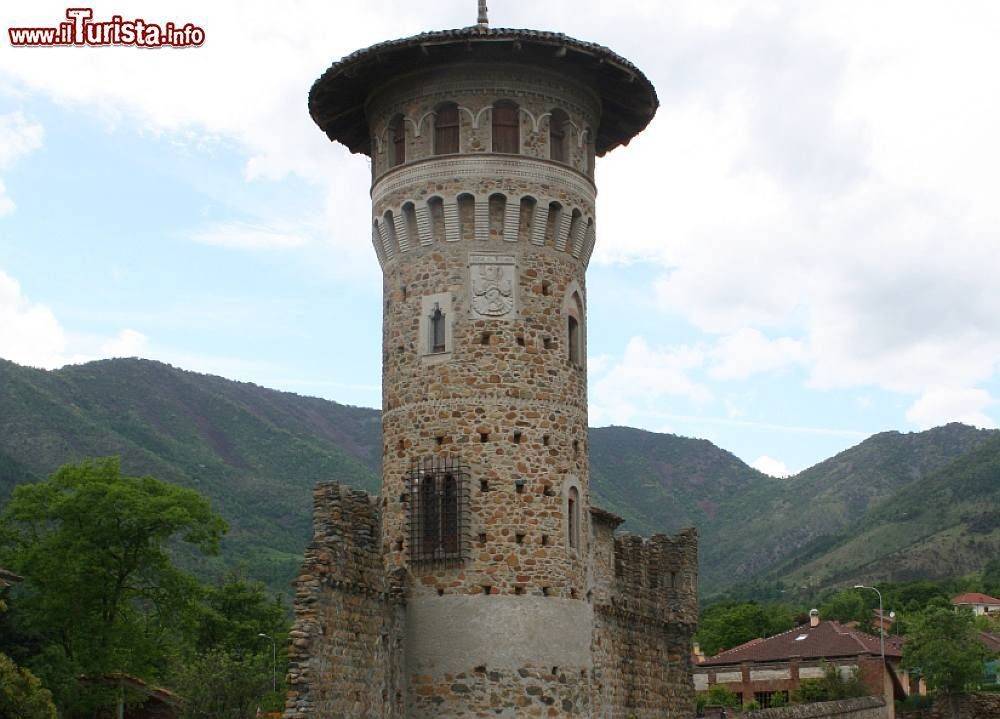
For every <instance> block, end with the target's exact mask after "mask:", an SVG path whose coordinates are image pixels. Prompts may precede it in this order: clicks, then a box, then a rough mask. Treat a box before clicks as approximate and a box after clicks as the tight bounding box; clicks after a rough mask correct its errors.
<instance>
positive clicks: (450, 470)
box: [409, 457, 468, 562]
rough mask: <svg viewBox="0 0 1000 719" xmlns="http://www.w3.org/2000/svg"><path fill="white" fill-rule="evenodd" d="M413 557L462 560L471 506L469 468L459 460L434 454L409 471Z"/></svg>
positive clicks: (422, 560) (411, 559)
mask: <svg viewBox="0 0 1000 719" xmlns="http://www.w3.org/2000/svg"><path fill="white" fill-rule="evenodd" d="M409 485H410V492H409V496H410V508H409V510H410V511H409V533H410V552H411V556H410V561H412V562H447V561H460V560H462V559H463V558H464V551H465V548H466V545H467V544H468V542H467V541H466V539H465V531H466V524H467V519H466V516H465V512H466V508H467V507H468V471H467V469H466V468H465V467H464V466H463V465H461V464H460V463H459V462H458V461H457V460H452V459H448V458H440V457H434V458H431V459H426V460H423V461H420V462H417V463H415V464H414V465H413V467H411V469H410V474H409Z"/></svg>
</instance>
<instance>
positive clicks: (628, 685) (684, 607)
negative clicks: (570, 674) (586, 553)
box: [592, 524, 698, 719]
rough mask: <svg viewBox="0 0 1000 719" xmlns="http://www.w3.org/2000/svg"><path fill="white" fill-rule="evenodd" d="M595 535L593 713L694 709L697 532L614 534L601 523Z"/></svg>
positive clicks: (658, 714) (663, 713)
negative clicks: (693, 674) (693, 642)
mask: <svg viewBox="0 0 1000 719" xmlns="http://www.w3.org/2000/svg"><path fill="white" fill-rule="evenodd" d="M595 537H596V538H597V540H598V547H597V548H595V559H596V560H597V561H595V565H594V566H595V579H596V582H595V597H596V600H595V606H594V615H595V622H594V632H593V657H594V659H593V661H594V682H593V702H592V704H593V714H592V716H593V717H602V718H603V717H636V719H645V718H647V717H648V718H649V719H653V718H654V717H655V718H657V719H660V718H663V717H688V716H692V715H693V713H694V686H693V684H692V681H691V640H692V636H693V634H694V630H695V627H696V624H697V616H698V604H697V571H698V570H697V567H698V558H697V534H696V532H695V531H694V530H693V529H692V530H685V531H683V532H681V533H680V534H677V535H675V536H672V537H668V536H665V535H654V536H653V537H652V538H650V539H643V538H641V537H636V536H631V535H625V536H622V537H612V536H611V535H610V532H609V528H608V527H607V526H606V525H604V526H600V524H599V526H598V531H597V532H595ZM602 545H603V546H602ZM609 547H610V548H611V549H612V551H611V552H609V551H608V549H609ZM609 555H610V556H609ZM609 565H610V566H609Z"/></svg>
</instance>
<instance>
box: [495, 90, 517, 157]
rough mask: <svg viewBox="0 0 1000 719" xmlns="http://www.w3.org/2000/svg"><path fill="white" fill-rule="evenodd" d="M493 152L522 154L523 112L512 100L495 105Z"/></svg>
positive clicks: (501, 101)
mask: <svg viewBox="0 0 1000 719" xmlns="http://www.w3.org/2000/svg"><path fill="white" fill-rule="evenodd" d="M492 114H493V152H505V153H507V154H510V155H516V154H518V153H519V152H521V111H520V110H519V109H518V106H517V105H516V104H515V103H513V102H511V101H510V100H500V101H498V102H495V103H494V104H493V113H492Z"/></svg>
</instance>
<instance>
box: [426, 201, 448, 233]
mask: <svg viewBox="0 0 1000 719" xmlns="http://www.w3.org/2000/svg"><path fill="white" fill-rule="evenodd" d="M427 209H428V210H430V215H431V237H432V238H433V239H434V241H435V242H442V241H444V200H442V199H441V198H440V197H438V196H437V195H435V196H434V197H432V198H430V199H429V200H427Z"/></svg>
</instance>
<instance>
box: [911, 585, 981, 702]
mask: <svg viewBox="0 0 1000 719" xmlns="http://www.w3.org/2000/svg"><path fill="white" fill-rule="evenodd" d="M976 631H977V630H976V625H975V620H974V618H973V615H972V612H971V611H969V610H967V609H961V608H955V607H951V606H941V605H940V604H932V605H931V606H929V607H928V608H927V609H925V610H924V611H923V612H922V613H920V614H917V615H916V616H915V617H913V618H912V619H911V620H910V630H909V635H908V638H907V641H906V644H904V645H903V666H904V667H906V668H907V669H911V670H918V671H919V672H920V674H921V675H922V676H923V677H924V679H925V681H926V682H927V686H928V687H929V688H930V689H932V690H935V691H939V692H942V693H944V694H957V693H960V692H962V691H964V690H965V689H966V687H968V686H969V685H970V684H973V683H976V682H978V681H981V680H982V677H983V661H984V660H985V659H986V658H987V652H986V648H985V647H984V646H983V645H982V644H980V643H979V641H978V640H977V638H976Z"/></svg>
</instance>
